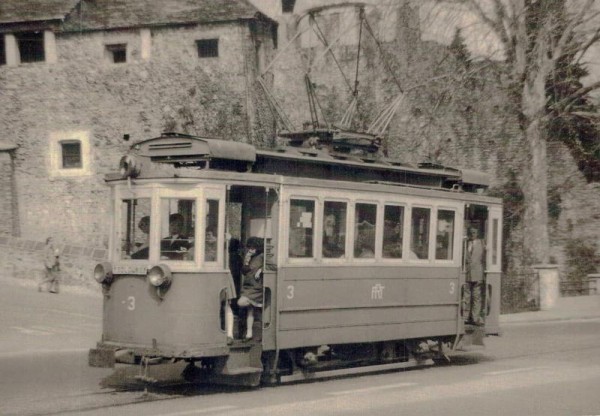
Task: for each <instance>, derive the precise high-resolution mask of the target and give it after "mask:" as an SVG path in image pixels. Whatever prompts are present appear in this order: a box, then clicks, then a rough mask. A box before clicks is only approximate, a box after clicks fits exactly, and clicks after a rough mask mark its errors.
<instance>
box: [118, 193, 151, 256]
mask: <svg viewBox="0 0 600 416" xmlns="http://www.w3.org/2000/svg"><path fill="white" fill-rule="evenodd" d="M150 205H151V203H150V198H139V199H124V200H123V201H122V203H121V227H120V230H121V233H120V236H121V259H130V258H131V259H136V260H147V259H148V250H149V248H148V244H149V240H148V237H149V234H150V218H151V217H150Z"/></svg>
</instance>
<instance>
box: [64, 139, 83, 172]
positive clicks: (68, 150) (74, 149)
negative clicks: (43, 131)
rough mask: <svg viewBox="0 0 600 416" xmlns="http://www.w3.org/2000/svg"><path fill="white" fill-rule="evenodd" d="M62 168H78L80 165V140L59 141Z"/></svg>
mask: <svg viewBox="0 0 600 416" xmlns="http://www.w3.org/2000/svg"><path fill="white" fill-rule="evenodd" d="M60 147H61V151H62V168H63V169H80V168H81V167H82V158H81V142H80V141H78V140H77V141H65V142H61V143H60Z"/></svg>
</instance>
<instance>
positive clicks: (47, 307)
mask: <svg viewBox="0 0 600 416" xmlns="http://www.w3.org/2000/svg"><path fill="white" fill-rule="evenodd" d="M0 305H2V306H1V312H2V313H1V314H0V331H1V332H0V333H1V334H2V337H1V338H0V414H2V415H13V414H14V415H42V414H44V415H48V414H61V415H62V414H69V415H71V414H72V415H111V416H114V415H124V416H127V415H140V414H144V415H165V416H187V415H213V414H216V415H221V414H223V415H244V416H249V415H261V416H263V415H266V414H269V415H286V416H287V415H307V414H311V415H316V416H318V415H402V414H407V415H431V414H443V415H445V416H447V415H455V414H456V415H461V416H465V415H484V414H485V415H586V414H587V415H589V414H600V393H598V392H599V389H598V386H600V343H599V342H598V341H600V335H599V334H600V320H599V319H595V320H579V321H562V322H546V323H535V324H518V325H510V326H506V327H504V336H502V337H500V338H497V337H494V338H488V339H486V348H485V349H484V350H473V351H469V352H457V353H456V354H454V356H453V360H452V364H451V365H447V366H441V367H440V366H437V367H429V368H424V369H417V370H410V371H403V372H398V371H396V372H390V373H380V374H375V375H364V376H354V377H346V378H339V379H334V380H326V381H319V382H310V383H300V384H293V385H283V386H277V387H272V388H271V387H269V388H261V389H254V390H245V389H228V388H208V387H205V386H190V385H179V386H171V387H168V388H167V387H163V388H157V389H151V390H150V391H149V392H148V393H147V394H144V392H143V391H142V390H133V391H118V390H115V389H114V388H108V389H106V388H102V387H101V385H100V383H101V381H102V380H106V377H107V376H109V374H111V373H112V370H106V369H93V368H89V367H87V356H86V351H87V349H88V348H90V347H92V346H93V345H95V342H96V341H97V339H98V337H99V336H100V314H101V299H100V298H99V297H93V296H82V295H80V294H72V293H61V294H59V295H50V294H46V293H38V292H37V291H35V288H34V287H25V288H23V287H19V286H6V285H5V286H4V290H2V291H0ZM170 370H173V374H176V373H177V372H178V371H179V370H180V368H170ZM175 370H177V371H175ZM117 386H118V384H117ZM113 387H114V385H113ZM124 387H127V386H124ZM129 387H131V386H129Z"/></svg>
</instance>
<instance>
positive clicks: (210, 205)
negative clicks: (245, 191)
mask: <svg viewBox="0 0 600 416" xmlns="http://www.w3.org/2000/svg"><path fill="white" fill-rule="evenodd" d="M218 230H219V201H218V200H214V199H209V200H207V201H206V234H205V238H204V242H205V244H204V261H217V240H218V239H217V233H218Z"/></svg>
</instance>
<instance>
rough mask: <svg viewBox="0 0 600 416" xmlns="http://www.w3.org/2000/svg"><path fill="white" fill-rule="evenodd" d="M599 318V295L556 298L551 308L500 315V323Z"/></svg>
mask: <svg viewBox="0 0 600 416" xmlns="http://www.w3.org/2000/svg"><path fill="white" fill-rule="evenodd" d="M593 318H600V295H589V296H572V297H564V298H558V300H557V301H556V304H555V305H554V307H553V308H552V309H549V310H546V311H534V312H521V313H511V314H506V315H500V325H507V324H518V323H524V322H543V321H564V320H571V319H593Z"/></svg>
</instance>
